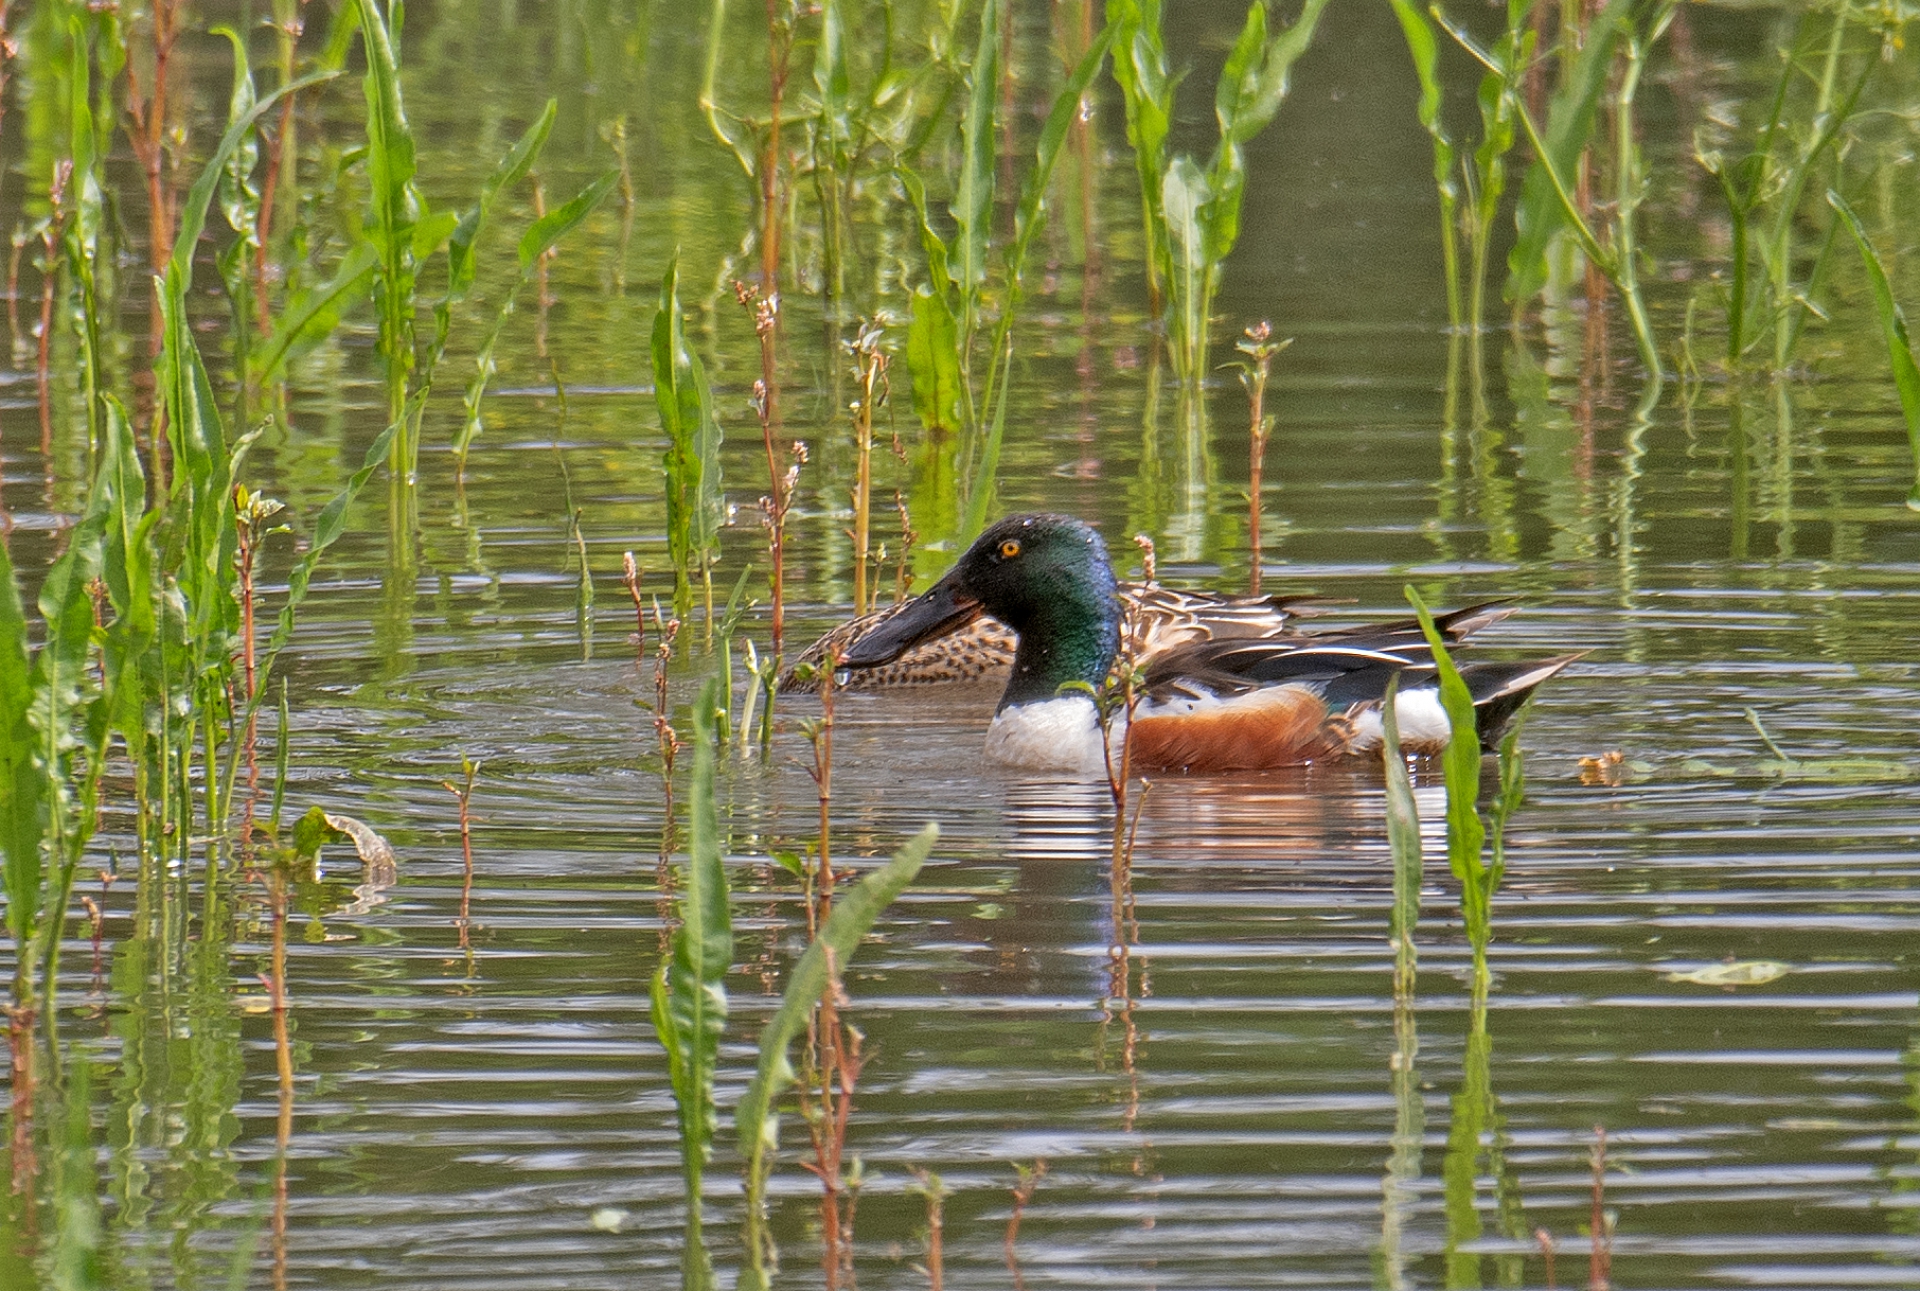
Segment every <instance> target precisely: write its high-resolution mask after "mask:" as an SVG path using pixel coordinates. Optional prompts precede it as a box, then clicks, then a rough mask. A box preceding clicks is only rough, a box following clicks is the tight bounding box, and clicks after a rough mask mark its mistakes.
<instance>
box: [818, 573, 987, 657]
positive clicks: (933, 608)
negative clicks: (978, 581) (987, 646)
mask: <svg viewBox="0 0 1920 1291" xmlns="http://www.w3.org/2000/svg"><path fill="white" fill-rule="evenodd" d="M979 617H980V602H979V601H978V600H976V599H975V598H973V597H971V596H968V595H966V594H964V593H962V592H961V591H960V590H959V589H958V588H957V587H956V586H955V585H954V583H953V581H952V580H951V579H950V578H943V579H941V580H940V581H939V582H937V583H935V584H934V585H933V587H932V588H931V589H930V590H929V591H928V592H927V593H926V594H925V595H924V596H920V597H918V598H916V599H914V600H911V601H908V602H907V604H906V607H905V608H904V609H902V610H901V611H900V612H899V613H897V614H895V615H893V616H892V617H891V618H889V619H887V620H886V621H885V622H884V623H877V624H875V625H874V626H873V627H872V628H871V629H869V630H868V632H867V633H866V635H864V636H862V637H861V638H860V639H859V640H858V641H855V642H854V643H853V645H852V646H851V647H850V648H849V649H848V650H847V652H846V653H845V654H844V655H842V656H840V666H841V667H843V668H872V667H876V666H877V665H879V664H883V663H892V662H893V661H894V660H895V659H898V658H899V657H900V656H901V655H903V654H905V653H906V652H907V651H909V650H911V649H913V647H915V646H917V645H919V644H920V643H921V642H923V641H931V640H933V639H934V638H936V637H943V636H946V635H947V634H948V633H949V632H958V631H959V630H960V629H961V628H963V627H965V626H966V625H967V624H969V623H971V622H973V621H974V620H975V619H977V618H979Z"/></svg>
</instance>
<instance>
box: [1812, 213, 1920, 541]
mask: <svg viewBox="0 0 1920 1291" xmlns="http://www.w3.org/2000/svg"><path fill="white" fill-rule="evenodd" d="M1827 202H1828V204H1829V205H1831V206H1832V207H1833V209H1834V210H1835V211H1837V212H1839V215H1840V218H1841V219H1843V220H1845V221H1846V224H1847V231H1848V232H1850V233H1852V234H1853V241H1854V245H1855V246H1857V247H1859V248H1860V259H1861V261H1862V262H1864V263H1865V265H1866V267H1867V281H1868V283H1870V284H1871V285H1872V287H1873V307H1874V312H1875V313H1876V314H1878V315H1879V318H1880V331H1881V334H1882V335H1883V336H1885V338H1886V342H1887V357H1888V358H1889V359H1890V360H1891V361H1892V363H1893V384H1894V387H1895V388H1896V389H1897V390H1898V391H1899V392H1900V414H1901V416H1902V417H1904V418H1905V419H1906V423H1907V443H1908V445H1909V446H1910V447H1911V448H1912V449H1913V476H1914V478H1913V488H1912V489H1910V490H1909V491H1908V493H1907V505H1908V506H1910V507H1912V508H1913V509H1914V510H1916V511H1920V366H1916V365H1915V363H1914V360H1913V343H1912V341H1910V340H1909V339H1908V337H1907V320H1906V316H1905V315H1904V314H1902V313H1901V312H1900V304H1899V302H1898V301H1896V300H1895V299H1894V298H1893V287H1892V285H1891V284H1890V283H1889V282H1888V281H1887V271H1886V270H1885V269H1884V268H1882V267H1881V265H1880V257H1879V256H1878V255H1876V254H1875V253H1874V250H1873V244H1872V243H1871V242H1869V241H1868V240H1867V231H1866V229H1865V228H1863V227H1862V226H1861V224H1860V217H1859V216H1858V215H1855V214H1854V213H1853V207H1851V206H1849V205H1848V204H1847V199H1846V198H1844V197H1842V196H1840V194H1839V193H1836V192H1834V191H1833V190H1831V189H1829V190H1828V191H1827Z"/></svg>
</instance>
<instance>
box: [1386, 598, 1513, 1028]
mask: <svg viewBox="0 0 1920 1291" xmlns="http://www.w3.org/2000/svg"><path fill="white" fill-rule="evenodd" d="M1406 596H1407V601H1408V603H1410V604H1411V605H1412V606H1413V609H1414V613H1416V614H1417V615H1419V616H1420V630H1421V632H1423V633H1424V634H1425V635H1426V638H1427V645H1428V647H1429V648H1430V649H1431V650H1432V651H1433V662H1434V666H1435V668H1436V669H1437V670H1438V673H1439V680H1440V703H1441V706H1442V707H1443V708H1445V709H1446V713H1447V723H1448V725H1449V726H1450V727H1451V729H1452V738H1450V739H1449V740H1448V741H1447V748H1446V752H1445V753H1444V754H1442V755H1441V767H1442V770H1443V771H1444V773H1445V778H1446V784H1447V867H1448V868H1449V869H1450V870H1452V871H1453V877H1454V878H1455V879H1456V880H1458V881H1459V883H1460V914H1461V917H1462V919H1464V920H1465V922H1466V925H1467V941H1468V942H1469V943H1470V944H1471V945H1472V947H1473V981H1474V991H1475V993H1476V994H1477V995H1483V994H1484V993H1485V992H1486V989H1487V985H1488V983H1489V981H1490V980H1491V977H1490V974H1489V972H1488V969H1487V944H1488V942H1490V941H1491V940H1492V938H1493V890H1494V887H1495V886H1496V885H1497V882H1498V876H1497V875H1496V874H1494V873H1493V871H1492V870H1491V869H1490V868H1489V867H1488V866H1487V864H1486V863H1485V859H1484V853H1485V850H1486V834H1487V831H1486V826H1484V825H1483V824H1481V821H1480V812H1479V801H1480V734H1479V729H1478V726H1477V724H1476V721H1475V717H1474V711H1473V696H1472V694H1470V693H1469V692H1468V690H1467V683H1466V682H1465V681H1464V680H1463V679H1462V678H1461V676H1460V670H1459V669H1458V668H1456V667H1454V664H1453V658H1452V656H1451V655H1449V654H1448V653H1447V643H1446V639H1445V638H1444V637H1443V636H1441V634H1440V631H1439V629H1438V628H1436V627H1435V626H1434V623H1433V615H1432V613H1431V612H1430V611H1428V609H1427V603H1426V602H1425V601H1423V600H1422V599H1421V598H1420V593H1419V592H1418V591H1416V590H1414V587H1413V584H1411V583H1409V584H1407V586H1406Z"/></svg>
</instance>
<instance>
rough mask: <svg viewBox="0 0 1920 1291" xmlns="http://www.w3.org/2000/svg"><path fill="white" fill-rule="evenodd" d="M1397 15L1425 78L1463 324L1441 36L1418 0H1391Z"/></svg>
mask: <svg viewBox="0 0 1920 1291" xmlns="http://www.w3.org/2000/svg"><path fill="white" fill-rule="evenodd" d="M1392 4H1393V12H1394V16H1395V17H1396V18H1398V19H1399V20H1400V30H1401V33H1402V34H1403V35H1404V36H1405V37H1406V40H1407V53H1408V54H1409V55H1410V56H1411V57H1412V59H1413V72H1414V76H1415V77H1416V78H1417V79H1418V80H1419V82H1420V102H1419V104H1418V105H1417V106H1416V108H1415V109H1414V115H1415V116H1416V117H1418V119H1419V121H1420V127H1421V129H1423V130H1425V131H1426V132H1427V135H1428V137H1429V138H1430V139H1431V140H1432V141H1433V186H1434V191H1435V192H1436V193H1437V194H1438V196H1439V199H1440V249H1441V255H1442V259H1443V261H1444V263H1445V268H1446V279H1447V322H1448V323H1449V324H1450V325H1452V326H1453V327H1456V328H1457V327H1459V326H1460V324H1461V321H1462V307H1461V300H1460V251H1459V237H1458V233H1457V231H1456V230H1457V229H1458V227H1459V222H1458V221H1459V216H1458V211H1459V202H1460V186H1459V181H1458V180H1457V178H1456V176H1455V172H1454V165H1455V163H1456V160H1457V154H1456V153H1455V150H1454V146H1453V139H1452V138H1451V136H1449V135H1448V134H1447V128H1446V122H1445V120H1444V119H1443V118H1442V116H1441V112H1440V109H1441V103H1442V101H1443V95H1442V89H1441V80H1440V37H1439V35H1438V34H1437V33H1436V32H1435V31H1434V27H1433V19H1432V18H1430V17H1428V16H1427V14H1426V13H1425V11H1423V10H1422V9H1421V8H1420V6H1419V5H1418V4H1416V3H1415V2H1414V0H1392Z"/></svg>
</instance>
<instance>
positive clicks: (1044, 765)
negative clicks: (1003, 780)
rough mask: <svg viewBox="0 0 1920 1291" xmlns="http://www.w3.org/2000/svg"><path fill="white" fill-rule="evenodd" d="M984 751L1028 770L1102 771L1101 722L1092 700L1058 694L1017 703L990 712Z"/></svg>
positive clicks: (1104, 762)
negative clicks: (990, 716)
mask: <svg viewBox="0 0 1920 1291" xmlns="http://www.w3.org/2000/svg"><path fill="white" fill-rule="evenodd" d="M987 756H988V757H990V758H992V759H993V760H994V761H996V762H1004V763H1006V764H1007V765H1008V766H1016V767H1023V768H1025V769H1026V770H1029V771H1072V772H1076V773H1079V774H1083V775H1094V774H1104V773H1105V771H1106V757H1105V755H1104V754H1103V753H1102V752H1101V750H1100V723H1099V720H1098V719H1097V718H1096V716H1095V714H1094V708H1093V701H1092V700H1091V699H1088V698H1087V697H1086V696H1085V695H1063V696H1061V697H1060V698H1058V699H1045V700H1041V701H1040V702H1038V703H1034V704H1017V705H1015V706H1014V707H1012V708H1004V709H1001V710H1000V711H999V712H998V713H995V714H994V717H993V725H992V726H990V727H988V728H987Z"/></svg>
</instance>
